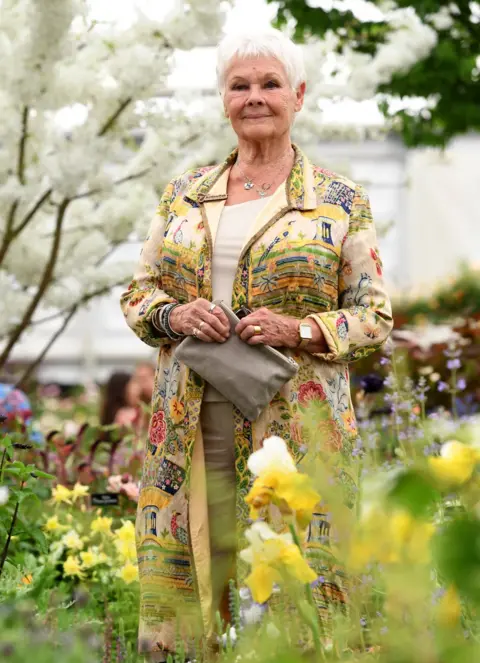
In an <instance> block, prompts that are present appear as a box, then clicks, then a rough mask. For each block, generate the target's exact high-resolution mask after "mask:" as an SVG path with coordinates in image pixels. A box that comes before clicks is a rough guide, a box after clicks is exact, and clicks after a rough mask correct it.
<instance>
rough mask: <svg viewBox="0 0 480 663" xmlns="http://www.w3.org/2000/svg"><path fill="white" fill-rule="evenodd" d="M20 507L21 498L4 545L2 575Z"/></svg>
mask: <svg viewBox="0 0 480 663" xmlns="http://www.w3.org/2000/svg"><path fill="white" fill-rule="evenodd" d="M22 490H23V483H22V485H21V486H20V491H22ZM19 507H20V498H19V499H18V500H17V503H16V504H15V510H14V512H13V516H12V522H11V523H10V529H9V530H8V535H7V540H6V541H5V545H4V546H3V550H2V556H1V558H0V576H1V575H2V571H3V567H4V566H5V561H6V559H7V554H8V549H9V547H10V541H11V540H12V535H13V529H14V527H15V523H16V522H17V516H18V509H19Z"/></svg>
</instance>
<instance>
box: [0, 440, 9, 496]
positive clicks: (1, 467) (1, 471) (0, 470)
mask: <svg viewBox="0 0 480 663" xmlns="http://www.w3.org/2000/svg"><path fill="white" fill-rule="evenodd" d="M6 456H7V447H5V449H4V450H3V454H2V462H1V464H0V486H1V485H2V484H3V474H4V471H5V458H6Z"/></svg>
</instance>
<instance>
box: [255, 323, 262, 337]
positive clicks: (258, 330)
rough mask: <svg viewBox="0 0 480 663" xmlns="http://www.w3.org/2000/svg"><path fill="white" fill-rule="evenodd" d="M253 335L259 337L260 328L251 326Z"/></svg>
mask: <svg viewBox="0 0 480 663" xmlns="http://www.w3.org/2000/svg"><path fill="white" fill-rule="evenodd" d="M253 333H254V334H255V336H260V334H261V333H262V328H261V327H260V325H253Z"/></svg>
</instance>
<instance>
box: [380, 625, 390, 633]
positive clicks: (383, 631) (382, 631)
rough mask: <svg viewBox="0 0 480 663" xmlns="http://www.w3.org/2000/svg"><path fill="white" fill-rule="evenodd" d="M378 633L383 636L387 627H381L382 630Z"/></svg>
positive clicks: (386, 631)
mask: <svg viewBox="0 0 480 663" xmlns="http://www.w3.org/2000/svg"><path fill="white" fill-rule="evenodd" d="M380 633H381V634H382V635H385V634H386V633H388V626H382V628H381V629H380Z"/></svg>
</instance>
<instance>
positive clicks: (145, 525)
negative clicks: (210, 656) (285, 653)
mask: <svg viewBox="0 0 480 663" xmlns="http://www.w3.org/2000/svg"><path fill="white" fill-rule="evenodd" d="M295 153H296V158H295V163H294V166H293V168H292V171H291V173H290V176H289V178H288V180H287V182H286V185H285V186H283V187H280V188H279V189H278V190H277V191H276V192H275V193H274V195H273V196H272V197H271V198H270V199H269V201H268V203H267V205H266V207H265V208H264V209H263V211H262V212H261V213H260V215H259V216H258V218H257V219H256V222H255V224H254V227H253V229H252V231H251V232H250V234H249V236H248V237H247V239H246V241H245V244H244V247H243V250H242V253H241V256H240V259H239V264H238V268H237V272H236V277H235V282H234V291H233V298H232V299H233V301H232V302H231V305H232V307H233V308H234V309H237V308H239V307H240V306H247V307H248V308H250V309H257V308H259V307H261V306H266V307H268V308H270V309H271V310H272V311H275V312H277V313H280V314H284V315H290V316H294V317H296V318H304V317H306V316H308V315H311V316H313V317H314V318H315V320H316V321H317V322H318V324H319V325H320V327H321V329H322V332H323V334H324V336H325V338H326V341H327V344H328V351H327V352H326V353H324V354H318V355H312V354H309V353H308V352H302V351H297V352H295V351H292V353H291V354H292V356H293V357H294V358H295V360H296V361H297V362H298V363H299V366H300V369H299V372H298V375H297V376H296V377H295V378H294V379H293V380H291V382H289V383H288V384H287V385H286V386H285V387H284V388H283V389H282V391H281V392H280V393H279V394H278V395H277V396H276V397H275V398H274V400H273V401H272V403H271V404H270V406H269V407H268V408H267V409H266V410H265V411H264V413H263V414H262V415H261V417H260V418H259V420H258V421H256V422H254V423H253V424H252V423H250V422H248V421H246V420H245V419H244V418H243V417H242V416H241V414H240V413H239V412H238V411H236V410H235V415H234V416H235V445H236V473H237V521H238V526H239V529H240V530H241V529H242V528H243V527H244V526H245V523H246V520H247V516H248V513H247V509H246V506H245V504H244V501H243V499H244V497H245V495H246V493H247V492H248V489H249V484H250V477H249V473H248V470H247V459H248V457H249V455H250V454H251V453H252V451H254V450H255V449H257V448H258V447H259V446H260V445H261V443H262V440H263V439H264V438H265V437H266V436H269V435H272V434H275V435H279V436H280V437H282V438H283V439H285V440H286V441H287V443H288V444H289V446H290V449H291V451H292V453H293V454H294V455H295V456H296V457H297V458H298V459H299V460H300V459H301V457H302V455H304V454H305V448H307V453H313V454H315V453H316V450H317V449H318V447H319V445H320V446H321V447H323V450H327V451H329V452H331V453H332V454H333V455H334V456H335V455H336V456H338V458H346V457H348V456H350V454H351V451H352V447H353V445H354V444H355V440H356V438H357V430H356V424H355V416H354V412H353V407H352V402H351V397H350V389H349V373H348V363H349V362H351V361H354V360H356V359H359V358H361V357H365V356H366V355H368V354H370V353H371V352H373V351H374V350H375V349H377V348H379V347H380V346H381V345H382V343H383V342H384V341H385V339H386V338H387V336H388V334H389V332H390V330H391V327H392V317H391V308H390V303H389V299H388V296H387V294H386V292H385V288H384V284H383V280H382V263H381V261H380V258H379V253H378V249H377V244H376V234H375V228H374V224H373V221H372V215H371V211H370V205H369V200H368V197H367V194H366V193H365V191H364V189H363V188H362V186H360V185H358V184H355V183H353V182H351V181H350V180H349V179H347V178H345V177H342V176H340V175H336V174H335V173H332V172H330V171H327V170H325V169H323V168H319V167H317V166H314V165H312V164H311V163H310V162H309V161H308V159H307V158H306V157H305V155H304V154H302V152H301V151H300V150H299V149H298V148H296V147H295ZM235 159H236V151H235V152H233V153H232V154H231V155H230V156H229V157H228V158H227V159H226V161H225V162H224V163H222V164H221V165H219V166H216V167H208V168H200V169H197V170H192V171H189V172H187V173H185V174H183V175H182V176H180V177H178V178H176V179H174V180H172V181H171V182H170V184H169V185H168V186H167V188H166V190H165V192H164V194H163V197H162V199H161V202H160V205H159V207H158V210H157V213H156V215H155V217H154V219H153V221H152V224H151V227H150V231H149V235H148V237H147V239H146V241H145V244H144V247H143V250H142V254H141V259H140V264H139V267H138V269H137V272H136V274H135V276H134V279H133V281H132V282H131V284H130V286H129V288H128V290H127V291H126V292H125V293H124V294H123V295H122V299H121V305H122V308H123V312H124V314H125V317H126V320H127V323H128V324H129V326H130V327H131V328H132V329H133V331H134V332H135V333H136V334H137V336H138V337H139V338H140V339H142V340H143V341H144V342H145V343H147V344H148V345H151V346H153V347H158V348H159V355H158V366H157V372H156V381H155V390H154V396H153V402H152V408H153V411H152V419H151V425H150V431H149V438H148V440H147V443H146V459H145V464H144V468H143V477H142V486H141V492H140V499H139V504H138V515H137V548H138V559H139V570H140V583H141V609H140V649H141V650H143V651H155V650H158V649H162V648H168V649H173V648H174V642H175V640H174V639H175V632H176V629H177V628H180V629H182V628H183V627H182V626H181V622H182V621H183V617H184V616H185V615H187V614H188V615H190V616H191V615H192V614H193V613H195V614H197V616H198V618H199V620H201V622H203V624H202V627H203V631H204V632H206V633H211V631H212V622H211V615H210V612H211V595H210V583H209V545H208V521H207V516H206V514H207V505H206V496H205V494H206V491H205V474H204V463H203V446H202V437H201V431H200V427H199V415H200V406H201V403H202V395H203V390H204V383H203V381H202V379H201V378H200V377H199V376H198V375H196V374H195V373H193V372H192V371H190V370H189V369H188V368H187V367H186V366H184V365H182V364H180V363H179V362H178V361H177V360H176V359H175V356H174V350H175V343H172V342H171V341H169V340H168V339H165V338H158V336H157V335H156V333H155V330H154V328H153V327H152V323H151V317H152V314H153V312H154V310H155V309H156V308H157V307H158V306H161V305H163V304H167V303H169V302H179V303H186V302H191V301H193V300H195V299H196V298H198V297H203V298H205V299H207V300H211V297H212V252H213V250H214V249H213V247H214V244H215V234H216V229H217V227H218V222H219V219H220V215H221V213H222V209H223V206H224V204H225V199H226V197H227V196H226V190H227V182H228V176H229V172H230V168H231V166H232V164H233V163H234V161H235ZM307 417H310V419H312V417H313V420H314V421H315V428H316V435H315V439H312V435H311V433H310V432H309V430H307V427H306V425H305V422H306V420H307ZM341 478H342V481H343V482H344V483H345V486H346V488H347V492H348V490H349V489H351V491H352V493H353V492H354V490H355V488H354V486H353V483H352V480H351V478H350V477H349V475H348V474H347V473H343V475H342V477H341ZM350 483H352V485H351V486H350ZM314 524H315V523H314ZM318 528H319V532H320V534H321V533H322V528H323V530H324V529H325V522H324V521H322V520H321V515H320V520H319V522H318ZM313 538H314V537H312V540H313ZM185 628H186V627H185ZM182 637H183V638H186V637H187V635H186V632H185V630H183V631H182Z"/></svg>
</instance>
